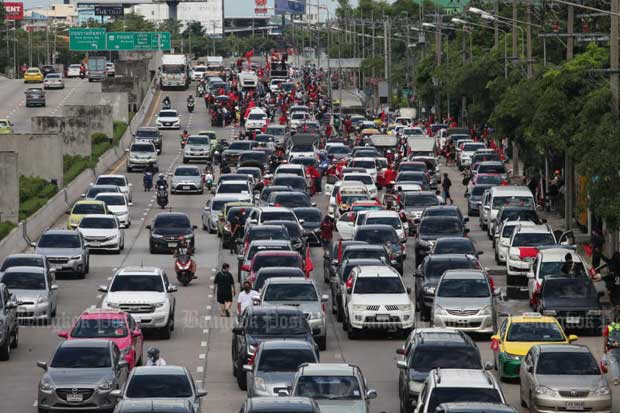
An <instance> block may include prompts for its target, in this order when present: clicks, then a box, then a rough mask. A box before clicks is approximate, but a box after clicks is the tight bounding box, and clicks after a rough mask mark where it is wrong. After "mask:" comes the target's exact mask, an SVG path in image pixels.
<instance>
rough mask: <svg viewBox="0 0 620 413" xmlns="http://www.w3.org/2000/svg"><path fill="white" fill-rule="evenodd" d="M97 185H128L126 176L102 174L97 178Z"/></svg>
mask: <svg viewBox="0 0 620 413" xmlns="http://www.w3.org/2000/svg"><path fill="white" fill-rule="evenodd" d="M95 185H117V186H127V182H125V178H121V177H120V176H118V177H116V176H102V177H99V178H97V183H96V184H95Z"/></svg>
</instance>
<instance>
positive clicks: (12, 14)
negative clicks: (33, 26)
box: [2, 2, 24, 20]
mask: <svg viewBox="0 0 620 413" xmlns="http://www.w3.org/2000/svg"><path fill="white" fill-rule="evenodd" d="M2 5H3V6H4V10H5V12H6V16H5V19H7V20H23V19H24V3H7V2H4V3H2Z"/></svg>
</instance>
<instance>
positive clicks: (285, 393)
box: [278, 389, 290, 397]
mask: <svg viewBox="0 0 620 413" xmlns="http://www.w3.org/2000/svg"><path fill="white" fill-rule="evenodd" d="M289 395H290V392H289V391H288V390H284V389H282V390H278V397H288V396H289Z"/></svg>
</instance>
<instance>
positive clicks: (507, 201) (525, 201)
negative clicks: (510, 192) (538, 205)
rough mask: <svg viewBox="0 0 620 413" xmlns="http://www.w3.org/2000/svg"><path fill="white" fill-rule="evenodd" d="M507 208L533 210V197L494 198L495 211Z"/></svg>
mask: <svg viewBox="0 0 620 413" xmlns="http://www.w3.org/2000/svg"><path fill="white" fill-rule="evenodd" d="M507 206H516V207H521V208H533V207H534V199H533V198H532V197H531V196H496V197H494V198H493V209H499V208H502V207H507Z"/></svg>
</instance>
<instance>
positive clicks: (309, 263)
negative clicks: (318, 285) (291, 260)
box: [306, 247, 314, 278]
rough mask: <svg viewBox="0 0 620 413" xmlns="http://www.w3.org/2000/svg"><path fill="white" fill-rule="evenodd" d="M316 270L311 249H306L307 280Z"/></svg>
mask: <svg viewBox="0 0 620 413" xmlns="http://www.w3.org/2000/svg"><path fill="white" fill-rule="evenodd" d="M312 270H314V265H313V264H312V258H310V247H306V278H310V273H311V272H312Z"/></svg>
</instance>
